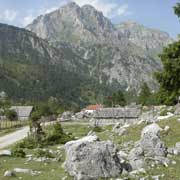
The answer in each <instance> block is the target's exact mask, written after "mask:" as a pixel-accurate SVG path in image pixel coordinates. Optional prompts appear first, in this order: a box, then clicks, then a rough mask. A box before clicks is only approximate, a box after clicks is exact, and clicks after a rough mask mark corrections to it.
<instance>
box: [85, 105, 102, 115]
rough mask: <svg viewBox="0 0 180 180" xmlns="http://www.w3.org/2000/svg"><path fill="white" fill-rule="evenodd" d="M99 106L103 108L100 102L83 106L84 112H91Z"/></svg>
mask: <svg viewBox="0 0 180 180" xmlns="http://www.w3.org/2000/svg"><path fill="white" fill-rule="evenodd" d="M101 108H103V105H101V104H95V105H89V106H87V107H86V108H85V112H86V113H93V112H94V111H97V110H99V109H101Z"/></svg>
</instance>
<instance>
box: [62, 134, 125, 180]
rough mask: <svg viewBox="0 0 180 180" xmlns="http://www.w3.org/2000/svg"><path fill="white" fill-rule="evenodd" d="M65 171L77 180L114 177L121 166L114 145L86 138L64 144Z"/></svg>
mask: <svg viewBox="0 0 180 180" xmlns="http://www.w3.org/2000/svg"><path fill="white" fill-rule="evenodd" d="M65 150H66V161H65V169H66V170H67V171H68V172H69V174H70V175H71V176H73V177H74V178H75V179H77V180H91V179H98V178H109V177H116V176H118V175H120V174H121V172H122V166H121V164H120V159H119V157H118V153H117V149H116V147H115V145H114V144H113V143H112V142H110V141H107V142H101V141H99V139H98V137H97V136H87V137H84V138H82V139H79V140H77V141H70V142H68V143H66V144H65Z"/></svg>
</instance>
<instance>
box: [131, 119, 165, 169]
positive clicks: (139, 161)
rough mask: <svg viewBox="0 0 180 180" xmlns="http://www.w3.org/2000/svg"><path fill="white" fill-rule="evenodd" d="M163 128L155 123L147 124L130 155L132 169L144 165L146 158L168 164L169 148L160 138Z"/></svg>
mask: <svg viewBox="0 0 180 180" xmlns="http://www.w3.org/2000/svg"><path fill="white" fill-rule="evenodd" d="M161 130H162V129H161V128H160V127H159V126H158V125H157V124H155V123H153V124H151V125H148V126H146V127H145V128H144V129H143V130H142V133H141V139H140V141H138V142H137V143H136V145H135V147H134V148H133V149H132V150H131V152H130V154H129V157H128V159H129V161H130V164H131V166H132V169H139V168H142V167H144V166H145V160H146V159H150V160H155V161H159V163H161V164H167V162H168V159H167V158H166V156H167V148H166V147H165V144H164V143H163V142H162V141H161V139H160V132H161Z"/></svg>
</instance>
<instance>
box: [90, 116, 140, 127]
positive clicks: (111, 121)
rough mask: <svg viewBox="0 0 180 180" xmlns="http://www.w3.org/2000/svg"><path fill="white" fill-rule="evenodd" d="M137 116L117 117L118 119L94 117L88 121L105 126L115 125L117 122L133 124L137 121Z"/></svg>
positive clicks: (93, 124)
mask: <svg viewBox="0 0 180 180" xmlns="http://www.w3.org/2000/svg"><path fill="white" fill-rule="evenodd" d="M139 120H140V119H139V118H118V119H95V118H92V119H91V120H90V123H91V125H92V126H95V125H96V126H106V125H115V124H117V123H121V124H122V125H125V124H134V123H137V122H138V121H139Z"/></svg>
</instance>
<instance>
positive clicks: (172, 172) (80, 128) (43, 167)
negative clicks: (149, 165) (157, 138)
mask: <svg viewBox="0 0 180 180" xmlns="http://www.w3.org/2000/svg"><path fill="white" fill-rule="evenodd" d="M158 124H159V125H160V126H161V127H162V128H164V127H165V126H166V125H168V126H170V128H171V130H170V132H169V133H168V134H167V135H164V134H163V135H162V140H163V141H164V142H165V144H166V146H168V147H171V146H174V145H175V143H176V142H180V122H178V121H177V118H171V119H169V120H163V121H161V122H159V123H158ZM146 125H147V124H145V123H142V124H140V125H135V126H131V127H129V128H127V134H126V135H124V136H119V135H118V134H116V133H113V132H112V126H106V127H103V128H102V130H101V131H100V132H97V133H96V134H97V135H98V137H99V138H100V139H101V140H103V141H106V140H112V141H113V142H114V143H115V144H116V145H117V146H118V147H119V148H120V147H121V144H122V143H123V142H128V141H134V142H135V141H138V140H139V139H140V135H141V131H142V129H143V128H144V127H145V126H146ZM62 127H63V129H64V131H65V132H66V133H67V132H68V133H72V135H73V136H74V137H78V138H81V137H84V136H86V135H87V133H88V132H89V131H91V130H92V128H91V127H89V125H88V124H87V125H85V124H74V123H73V124H72V125H71V124H62ZM58 146H59V145H54V146H49V147H47V148H48V149H52V150H56V149H57V147H58ZM26 152H27V154H32V153H33V150H26ZM62 154H63V158H62V159H61V161H60V162H51V163H49V164H45V163H39V162H26V159H23V158H11V157H0V179H1V180H8V179H15V180H16V179H19V177H22V179H25V180H36V179H37V180H49V179H52V180H58V179H61V178H62V177H64V176H67V177H68V178H67V180H73V178H72V177H70V176H68V175H67V173H66V172H65V171H64V169H63V168H62V164H63V162H64V160H65V152H64V150H62ZM171 160H175V161H176V162H177V164H176V165H171V164H170V165H169V167H168V168H165V167H163V166H158V167H156V168H154V169H150V170H147V174H146V175H143V176H152V175H162V174H165V177H164V178H163V180H178V179H179V177H180V156H174V157H173V158H171ZM16 167H19V168H30V169H33V170H37V171H42V174H41V175H39V176H34V177H32V176H31V175H24V174H17V177H15V178H5V177H3V174H4V172H5V171H6V170H12V169H13V168H16Z"/></svg>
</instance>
